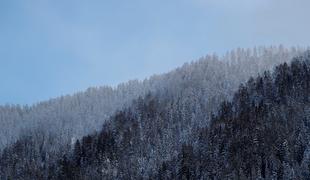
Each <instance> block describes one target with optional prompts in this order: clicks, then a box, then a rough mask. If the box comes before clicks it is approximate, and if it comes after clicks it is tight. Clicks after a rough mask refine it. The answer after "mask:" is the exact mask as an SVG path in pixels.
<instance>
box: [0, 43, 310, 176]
mask: <svg viewBox="0 0 310 180" xmlns="http://www.w3.org/2000/svg"><path fill="white" fill-rule="evenodd" d="M302 52H304V49H303V48H290V49H286V48H284V47H282V46H279V47H268V48H266V47H260V48H255V49H237V50H234V51H231V52H229V53H227V54H226V55H225V56H223V57H218V56H216V55H209V56H206V57H204V58H201V59H200V60H199V61H196V62H192V63H190V64H185V65H183V66H182V67H181V68H178V69H176V70H174V71H172V72H169V73H167V74H163V75H156V76H153V77H151V78H149V79H147V80H144V81H130V82H128V83H125V84H121V85H119V86H118V87H117V88H110V87H101V88H90V89H88V90H87V91H86V92H81V93H78V94H75V95H73V96H65V97H60V98H56V99H53V100H50V101H47V102H42V103H39V104H37V105H34V106H31V107H27V106H25V107H20V106H3V107H1V108H0V111H1V112H0V117H1V118H0V128H1V131H0V133H1V134H0V138H1V139H0V140H1V142H2V145H1V148H2V149H3V150H2V155H1V158H0V174H1V178H3V179H10V178H11V179H149V178H150V179H249V178H254V179H257V178H266V179H277V178H279V179H289V178H291V179H307V178H308V177H309V173H310V169H309V166H310V161H309V158H310V156H309V152H310V151H309V150H310V146H309V144H308V142H309V137H310V136H309V122H308V121H309V115H310V109H309V92H310V91H309V90H310V73H309V72H310V55H309V53H305V54H304V53H302ZM301 54H303V55H302V56H301ZM294 57H296V58H294ZM292 60H293V61H292ZM291 61H292V63H291ZM275 66H276V68H275ZM274 68H275V69H274ZM241 84H242V85H241ZM240 85H241V86H240ZM2 129H3V131H2Z"/></svg>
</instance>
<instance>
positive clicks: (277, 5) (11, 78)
mask: <svg viewBox="0 0 310 180" xmlns="http://www.w3.org/2000/svg"><path fill="white" fill-rule="evenodd" d="M309 8H310V1H309V0H130V1H129V0H128V1H124V0H27V1H25V0H2V1H0V83H1V86H0V104H33V103H36V102H39V101H43V100H47V99H49V98H53V97H58V96H61V95H66V94H72V93H75V92H78V91H83V90H85V89H87V88H88V87H92V86H102V85H111V86H115V85H117V84H118V83H121V82H126V81H128V80H131V79H144V78H146V77H149V76H151V75H153V74H160V73H163V72H167V71H169V70H172V69H174V68H175V67H178V66H181V65H182V64H183V63H185V62H189V61H192V60H196V59H199V58H200V57H202V56H205V55H207V54H210V53H214V52H215V53H218V54H223V53H225V52H226V51H228V50H231V49H234V48H237V47H243V48H248V47H250V48H251V47H254V46H260V45H267V46H269V45H279V44H283V45H285V46H293V45H300V46H308V45H309V42H310V36H309V34H308V33H309V32H310V23H309V17H310V11H309Z"/></svg>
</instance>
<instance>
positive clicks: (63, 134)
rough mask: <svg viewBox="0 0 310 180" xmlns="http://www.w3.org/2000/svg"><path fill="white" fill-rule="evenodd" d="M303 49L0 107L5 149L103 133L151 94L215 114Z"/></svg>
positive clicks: (231, 58)
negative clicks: (39, 137)
mask: <svg viewBox="0 0 310 180" xmlns="http://www.w3.org/2000/svg"><path fill="white" fill-rule="evenodd" d="M303 50H304V49H303V48H290V49H286V48H284V47H283V46H279V47H259V48H254V49H237V50H233V51H231V52H228V53H227V54H226V55H225V56H223V57H218V56H216V55H208V56H206V57H203V58H201V59H200V60H199V61H195V62H192V63H190V64H185V65H183V66H182V67H181V68H178V69H176V70H174V71H171V72H170V73H167V74H164V75H156V76H153V77H151V78H149V79H146V80H144V81H138V80H134V81H129V82H127V83H124V84H120V85H119V86H117V87H115V88H111V87H98V88H89V89H88V90H87V91H85V92H80V93H77V94H75V95H72V96H63V97H60V98H56V99H52V100H49V101H46V102H40V103H38V104H35V105H33V106H21V105H7V106H0V150H1V149H3V147H5V146H7V145H9V144H11V143H13V142H15V141H16V140H17V139H18V138H19V137H20V136H21V135H27V134H29V131H40V132H41V133H45V136H54V138H56V139H57V140H55V141H56V142H58V143H59V144H60V145H63V144H67V143H69V142H73V141H75V140H76V139H78V138H80V137H82V136H83V135H86V134H88V133H91V132H93V131H95V130H99V129H100V128H101V125H102V124H103V123H104V122H105V120H106V119H108V118H109V117H110V116H111V115H113V114H114V113H115V112H116V111H117V110H121V109H123V108H125V107H128V106H130V105H131V103H132V100H134V99H137V98H138V97H139V96H141V97H144V96H145V95H146V94H147V93H149V92H151V93H152V94H157V95H158V96H160V97H161V98H163V99H166V98H171V99H174V101H177V100H178V99H180V101H184V102H183V103H187V101H197V99H198V100H199V101H201V102H200V104H202V105H204V106H206V107H200V106H201V105H199V104H198V107H197V108H202V109H204V111H208V112H209V113H211V112H212V111H214V110H216V109H217V108H218V105H219V103H220V102H221V101H222V100H226V99H229V98H231V97H232V94H233V92H234V91H235V90H237V88H238V86H239V84H240V83H242V82H245V81H246V80H247V79H248V78H249V77H250V76H257V75H258V73H262V72H263V71H264V70H269V69H272V68H273V67H274V65H277V64H280V63H282V62H289V61H290V60H291V59H292V58H293V57H294V56H296V55H298V54H300V53H301V52H303ZM208 118H209V117H206V119H208ZM205 122H206V121H205V120H203V122H197V123H205ZM55 146H56V145H55ZM57 147H58V146H57Z"/></svg>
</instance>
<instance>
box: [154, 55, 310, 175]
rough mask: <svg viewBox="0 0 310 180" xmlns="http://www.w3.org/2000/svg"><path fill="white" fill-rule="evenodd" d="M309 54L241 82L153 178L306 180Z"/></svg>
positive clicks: (309, 150) (309, 134)
mask: <svg viewBox="0 0 310 180" xmlns="http://www.w3.org/2000/svg"><path fill="white" fill-rule="evenodd" d="M309 140H310V53H307V54H306V55H305V56H303V57H299V58H296V59H295V60H294V61H293V62H292V63H291V65H287V64H286V63H284V64H282V65H280V66H278V67H277V68H276V69H275V72H274V73H273V74H270V73H269V72H266V73H264V74H263V75H262V76H259V77H257V78H255V79H254V78H251V79H250V80H249V81H248V82H247V83H246V84H245V85H242V86H241V87H240V88H239V90H238V91H237V93H236V94H235V95H234V98H233V100H232V101H229V102H227V101H226V102H224V103H223V104H222V105H221V108H220V110H219V112H218V114H217V115H216V116H215V117H214V118H213V120H212V122H211V125H210V126H209V127H206V128H204V129H202V130H200V138H199V143H198V145H195V144H186V145H184V146H183V147H182V151H180V154H179V156H178V158H176V159H174V160H172V161H168V162H166V163H164V164H163V165H162V167H161V169H160V170H159V174H158V176H161V177H164V178H167V179H171V178H172V179H173V178H177V177H182V176H183V177H186V178H187V179H200V178H203V179H309V177H310V144H309Z"/></svg>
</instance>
